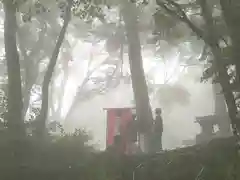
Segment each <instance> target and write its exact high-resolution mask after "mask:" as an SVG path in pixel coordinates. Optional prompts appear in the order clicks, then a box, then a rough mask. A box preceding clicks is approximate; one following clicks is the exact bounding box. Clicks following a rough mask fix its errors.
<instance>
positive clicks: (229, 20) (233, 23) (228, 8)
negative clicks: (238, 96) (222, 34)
mask: <svg viewBox="0 0 240 180" xmlns="http://www.w3.org/2000/svg"><path fill="white" fill-rule="evenodd" d="M220 4H221V8H222V12H223V17H224V19H225V22H226V24H227V27H228V30H229V34H230V37H231V42H232V44H231V46H232V56H231V58H232V60H233V62H234V64H235V65H236V71H237V82H238V89H240V88H239V85H240V84H239V83H240V35H239V32H240V22H239V20H240V1H239V0H231V1H229V0H220Z"/></svg>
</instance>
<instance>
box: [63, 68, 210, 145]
mask: <svg viewBox="0 0 240 180" xmlns="http://www.w3.org/2000/svg"><path fill="white" fill-rule="evenodd" d="M201 74H202V68H200V67H193V68H189V70H188V72H187V73H185V74H183V75H182V76H181V77H179V79H178V81H177V83H180V84H181V85H183V86H184V87H185V88H186V89H187V90H188V92H189V93H190V95H191V96H190V102H189V104H188V105H185V106H183V105H178V104H176V105H174V106H173V107H171V110H164V107H162V106H161V105H159V104H158V100H157V99H154V100H153V102H152V104H153V106H155V107H157V106H160V107H162V108H163V120H164V133H163V148H165V149H172V148H176V147H180V146H182V145H183V143H182V141H183V140H189V139H194V138H195V135H196V134H197V133H199V131H200V127H199V125H198V124H196V123H194V121H195V116H204V115H209V114H213V112H214V100H213V92H212V85H211V84H210V83H200V77H201ZM132 99H133V93H132V89H131V86H130V85H127V84H124V83H122V84H120V85H119V86H118V87H117V88H116V89H114V90H111V91H110V92H109V93H107V94H106V95H102V96H96V97H94V98H93V99H90V100H88V101H86V102H81V103H79V105H78V106H77V107H75V109H74V111H73V113H72V114H71V116H70V117H69V118H68V119H67V120H66V121H65V123H64V126H65V128H66V129H67V130H68V131H70V130H73V129H74V128H85V129H86V130H87V131H89V132H90V133H91V134H92V136H93V142H94V144H97V145H98V147H99V148H100V149H104V148H105V138H106V112H105V111H104V110H103V108H107V107H128V106H130V107H131V106H133V104H132ZM155 107H153V108H155Z"/></svg>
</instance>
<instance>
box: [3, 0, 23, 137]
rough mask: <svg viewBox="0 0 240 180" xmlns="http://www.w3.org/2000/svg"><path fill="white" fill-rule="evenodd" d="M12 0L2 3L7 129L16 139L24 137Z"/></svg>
mask: <svg viewBox="0 0 240 180" xmlns="http://www.w3.org/2000/svg"><path fill="white" fill-rule="evenodd" d="M14 2H15V1H13V0H7V1H4V11H5V22H4V43H5V55H6V61H7V72H8V115H7V121H8V128H9V130H10V132H11V134H15V136H16V137H22V136H23V135H24V132H25V130H24V121H23V115H22V107H23V102H22V84H21V74H20V62H19V54H18V50H17V44H16V32H17V21H16V5H15V3H14Z"/></svg>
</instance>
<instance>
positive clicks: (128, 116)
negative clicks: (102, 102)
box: [104, 107, 135, 153]
mask: <svg viewBox="0 0 240 180" xmlns="http://www.w3.org/2000/svg"><path fill="white" fill-rule="evenodd" d="M104 110H106V111H107V129H106V147H107V148H108V147H110V146H112V145H113V144H114V140H115V136H116V135H119V136H120V138H121V151H122V152H124V153H131V152H129V150H128V147H129V146H131V141H130V140H129V139H128V138H129V137H128V136H127V130H128V129H127V128H128V124H129V123H130V122H131V121H133V118H132V116H133V111H135V108H133V107H123V108H104ZM118 121H119V122H118Z"/></svg>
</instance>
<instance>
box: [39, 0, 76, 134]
mask: <svg viewBox="0 0 240 180" xmlns="http://www.w3.org/2000/svg"><path fill="white" fill-rule="evenodd" d="M71 7H72V0H69V1H68V7H67V10H66V14H65V17H64V23H63V27H62V29H61V31H60V34H59V37H58V40H57V42H56V46H55V48H54V51H53V54H52V57H51V59H50V62H49V65H48V68H47V71H46V74H45V76H44V80H43V85H42V105H41V110H40V115H39V117H38V119H37V121H38V123H37V127H36V128H37V129H36V133H37V136H39V137H43V136H44V135H45V134H46V121H47V116H48V109H49V108H48V106H49V104H48V100H49V85H50V82H51V79H52V76H53V72H54V68H55V65H56V63H57V59H58V55H59V52H60V48H61V45H62V43H63V40H64V37H65V34H66V31H67V27H68V24H69V22H70V20H71Z"/></svg>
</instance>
